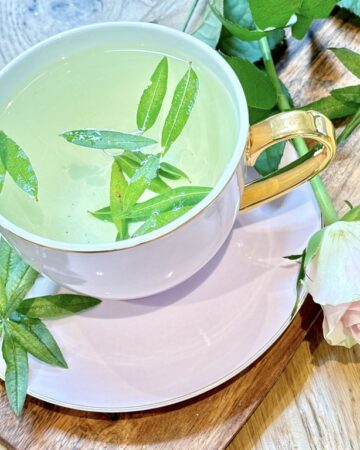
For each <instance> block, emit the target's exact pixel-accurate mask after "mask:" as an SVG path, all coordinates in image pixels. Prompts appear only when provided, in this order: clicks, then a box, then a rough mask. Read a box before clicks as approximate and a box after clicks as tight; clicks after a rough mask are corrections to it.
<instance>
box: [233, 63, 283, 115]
mask: <svg viewBox="0 0 360 450" xmlns="http://www.w3.org/2000/svg"><path fill="white" fill-rule="evenodd" d="M225 59H226V61H227V62H228V63H229V64H230V66H231V67H232V69H233V70H234V72H235V73H236V75H237V77H238V78H239V80H240V82H241V85H242V87H243V89H244V92H245V97H246V101H247V104H248V105H249V106H250V107H252V108H258V109H272V108H273V107H274V106H275V104H276V100H277V98H276V91H275V89H274V87H273V85H272V83H271V81H270V79H269V77H268V76H267V75H266V74H265V73H264V72H262V71H261V70H260V69H258V68H257V67H256V66H255V65H254V64H252V63H250V62H249V61H246V60H245V59H241V58H237V57H236V56H225ZM254 86H256V88H255V89H254Z"/></svg>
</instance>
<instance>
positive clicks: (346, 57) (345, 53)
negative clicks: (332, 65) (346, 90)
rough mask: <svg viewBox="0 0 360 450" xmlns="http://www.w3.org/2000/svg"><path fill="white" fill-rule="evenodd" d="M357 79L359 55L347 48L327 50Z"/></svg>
mask: <svg viewBox="0 0 360 450" xmlns="http://www.w3.org/2000/svg"><path fill="white" fill-rule="evenodd" d="M329 50H331V51H332V52H333V53H334V54H335V56H336V57H337V58H338V59H339V60H340V61H341V62H342V63H343V64H344V66H345V67H346V68H347V69H348V70H350V72H352V73H353V74H354V75H355V76H356V77H357V78H360V55H359V54H358V53H356V52H353V51H352V50H349V49H348V48H329Z"/></svg>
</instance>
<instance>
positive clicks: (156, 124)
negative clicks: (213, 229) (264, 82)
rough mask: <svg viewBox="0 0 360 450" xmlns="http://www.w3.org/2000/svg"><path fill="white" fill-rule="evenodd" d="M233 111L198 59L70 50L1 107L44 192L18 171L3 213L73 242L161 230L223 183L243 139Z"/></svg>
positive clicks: (5, 194)
mask: <svg viewBox="0 0 360 450" xmlns="http://www.w3.org/2000/svg"><path fill="white" fill-rule="evenodd" d="M232 108H233V106H232V102H231V99H230V97H229V94H228V93H227V91H226V90H225V89H224V88H223V86H222V85H221V82H219V81H218V79H217V78H216V77H215V76H214V75H213V74H212V73H211V72H210V71H209V70H208V69H207V68H205V67H203V66H202V65H199V64H197V63H196V61H193V62H189V61H184V60H181V59H178V58H174V57H171V56H168V55H162V54H159V53H154V52H150V51H143V50H114V49H95V50H92V51H91V52H90V51H83V52H81V53H78V54H75V55H72V56H70V57H68V58H62V59H61V60H60V61H58V62H56V63H54V64H53V65H50V66H49V67H47V68H46V70H44V71H43V72H41V73H37V74H34V76H33V77H32V79H30V80H28V81H27V82H26V83H25V84H24V85H23V86H22V87H21V88H19V89H18V91H17V92H15V93H12V95H11V98H9V99H7V101H6V102H4V104H3V105H2V108H1V116H0V117H1V128H2V129H3V130H4V132H6V134H7V135H8V136H9V137H11V139H12V140H14V141H15V142H16V143H17V144H18V145H19V146H21V148H23V149H24V150H25V151H26V154H27V155H28V157H29V159H30V161H31V164H32V167H33V168H34V171H35V173H36V176H37V179H38V186H39V190H38V201H37V202H36V201H34V199H32V198H31V197H30V196H29V195H26V193H25V192H23V191H21V190H19V189H18V188H17V187H16V185H15V183H14V181H13V180H11V179H9V180H8V181H7V182H6V183H4V188H3V191H2V193H1V201H0V213H1V214H3V215H4V216H5V217H7V218H8V219H9V220H11V221H12V222H14V223H16V224H17V225H19V226H21V227H23V228H25V229H27V230H28V231H31V232H34V233H36V234H39V235H41V236H44V237H47V238H50V239H54V240H61V241H65V242H74V243H101V242H112V241H114V240H115V239H118V240H121V239H128V238H130V237H134V236H140V235H143V234H145V233H148V232H150V231H152V230H154V229H157V228H160V227H162V226H164V225H166V224H167V223H170V222H171V221H173V220H175V219H176V218H178V217H180V216H181V215H182V214H184V213H186V212H187V211H188V210H189V209H191V208H192V207H193V206H194V205H195V204H197V203H198V202H199V201H201V200H202V199H203V198H204V197H205V196H206V195H207V194H208V193H209V191H210V190H211V187H212V186H213V185H214V184H215V183H216V182H217V180H218V179H219V177H220V175H221V174H222V172H223V170H224V169H225V166H226V163H227V161H228V160H229V158H230V155H231V151H232V148H233V143H234V140H235V129H236V127H235V126H234V127H232V126H229V121H231V120H234V119H233V117H234V114H233V111H232ZM224 121H226V124H227V126H226V127H222V126H221V123H223V122H224ZM229 130H234V134H233V135H232V134H231V132H230V133H229Z"/></svg>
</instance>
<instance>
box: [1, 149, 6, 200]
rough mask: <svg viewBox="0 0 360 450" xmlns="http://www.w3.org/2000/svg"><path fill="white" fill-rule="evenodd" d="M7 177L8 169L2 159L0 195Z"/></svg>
mask: <svg viewBox="0 0 360 450" xmlns="http://www.w3.org/2000/svg"><path fill="white" fill-rule="evenodd" d="M5 176H6V169H5V166H4V164H3V163H2V160H1V158H0V194H1V191H2V189H3V187H4V183H5Z"/></svg>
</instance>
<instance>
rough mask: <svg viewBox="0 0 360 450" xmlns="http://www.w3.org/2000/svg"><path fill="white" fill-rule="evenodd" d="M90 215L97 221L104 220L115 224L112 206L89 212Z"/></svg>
mask: <svg viewBox="0 0 360 450" xmlns="http://www.w3.org/2000/svg"><path fill="white" fill-rule="evenodd" d="M89 213H90V214H91V215H92V216H94V217H95V218H96V219H99V220H103V221H104V222H113V218H112V215H111V210H110V206H105V207H104V208H101V209H98V210H97V211H89Z"/></svg>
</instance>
